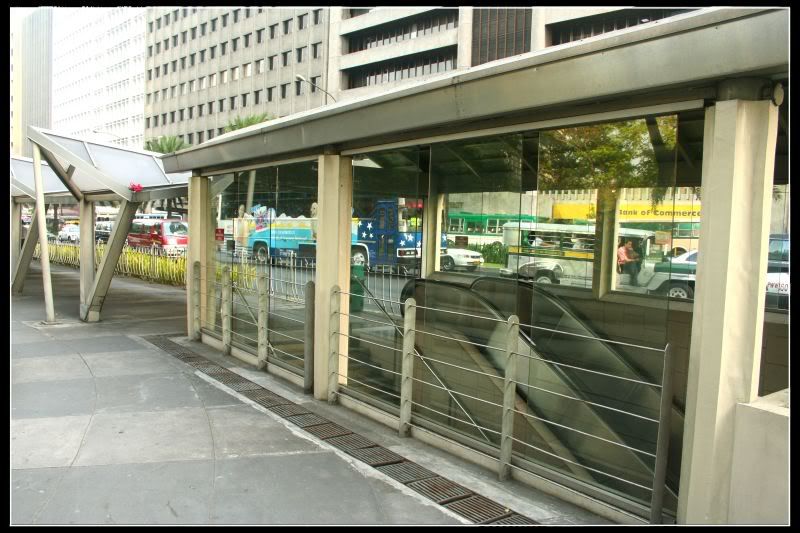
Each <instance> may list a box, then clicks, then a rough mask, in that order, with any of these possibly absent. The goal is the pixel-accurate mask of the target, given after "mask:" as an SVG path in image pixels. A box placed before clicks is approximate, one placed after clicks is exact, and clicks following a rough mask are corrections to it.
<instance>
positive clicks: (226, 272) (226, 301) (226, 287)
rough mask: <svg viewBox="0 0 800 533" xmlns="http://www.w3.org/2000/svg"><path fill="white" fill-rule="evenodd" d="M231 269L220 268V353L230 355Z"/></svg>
mask: <svg viewBox="0 0 800 533" xmlns="http://www.w3.org/2000/svg"><path fill="white" fill-rule="evenodd" d="M232 303H233V298H231V267H229V266H228V265H225V266H224V267H222V311H221V314H222V353H224V354H225V355H230V354H231V314H232V311H233V310H232V309H231V304H232Z"/></svg>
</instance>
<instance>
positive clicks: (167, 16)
mask: <svg viewBox="0 0 800 533" xmlns="http://www.w3.org/2000/svg"><path fill="white" fill-rule="evenodd" d="M167 24H169V13H167V14H166V15H164V26H166V25H167Z"/></svg>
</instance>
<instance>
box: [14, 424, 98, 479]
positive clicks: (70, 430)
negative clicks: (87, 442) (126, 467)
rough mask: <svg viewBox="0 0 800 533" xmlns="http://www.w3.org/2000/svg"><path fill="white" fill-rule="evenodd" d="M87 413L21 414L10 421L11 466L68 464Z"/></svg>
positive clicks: (78, 440) (76, 445)
mask: <svg viewBox="0 0 800 533" xmlns="http://www.w3.org/2000/svg"><path fill="white" fill-rule="evenodd" d="M90 419H91V416H87V415H84V416H61V417H53V418H24V419H19V420H12V421H11V468H14V469H17V468H50V467H58V466H69V465H70V464H71V463H72V461H73V459H74V458H75V455H76V454H77V453H78V449H79V448H80V445H81V439H83V435H84V433H85V432H86V427H87V426H88V425H89V420H90Z"/></svg>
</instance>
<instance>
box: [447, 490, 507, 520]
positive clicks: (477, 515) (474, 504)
mask: <svg viewBox="0 0 800 533" xmlns="http://www.w3.org/2000/svg"><path fill="white" fill-rule="evenodd" d="M445 507H447V508H448V509H450V510H451V511H453V512H455V513H458V514H460V515H461V516H463V517H464V518H467V519H469V520H472V521H473V522H475V523H476V524H486V523H489V522H494V521H495V520H499V519H501V518H506V517H510V516H511V514H512V511H511V509H509V508H508V507H503V506H502V505H500V504H499V503H497V502H493V501H492V500H490V499H488V498H484V497H483V496H480V495H478V494H475V495H474V496H470V497H469V498H464V499H463V500H458V501H455V502H451V503H448V504H446V505H445Z"/></svg>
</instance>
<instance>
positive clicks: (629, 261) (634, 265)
mask: <svg viewBox="0 0 800 533" xmlns="http://www.w3.org/2000/svg"><path fill="white" fill-rule="evenodd" d="M617 272H620V273H622V272H624V273H626V274H628V276H629V277H630V284H631V285H633V286H634V287H638V286H639V254H638V253H637V252H636V250H634V249H633V241H630V240H628V241H626V242H625V244H624V245H620V247H619V248H617Z"/></svg>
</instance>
